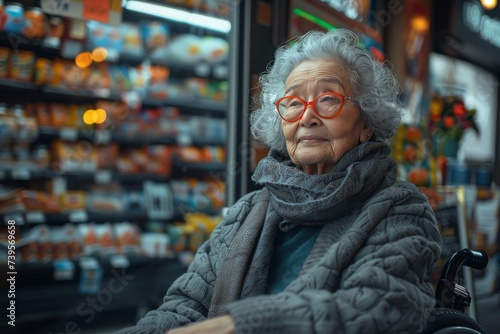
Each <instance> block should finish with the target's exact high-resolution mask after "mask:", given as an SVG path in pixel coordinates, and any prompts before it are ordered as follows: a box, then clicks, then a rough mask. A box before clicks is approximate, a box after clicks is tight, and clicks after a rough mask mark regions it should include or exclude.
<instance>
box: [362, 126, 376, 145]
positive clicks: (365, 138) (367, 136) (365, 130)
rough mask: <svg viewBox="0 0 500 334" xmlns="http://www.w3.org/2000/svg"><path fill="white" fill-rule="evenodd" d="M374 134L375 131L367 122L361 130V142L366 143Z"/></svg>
mask: <svg viewBox="0 0 500 334" xmlns="http://www.w3.org/2000/svg"><path fill="white" fill-rule="evenodd" d="M372 135H373V131H372V130H371V129H370V128H368V127H367V126H366V124H365V126H364V128H363V130H361V132H360V133H359V142H360V143H364V142H367V141H369V140H370V138H371V137H372Z"/></svg>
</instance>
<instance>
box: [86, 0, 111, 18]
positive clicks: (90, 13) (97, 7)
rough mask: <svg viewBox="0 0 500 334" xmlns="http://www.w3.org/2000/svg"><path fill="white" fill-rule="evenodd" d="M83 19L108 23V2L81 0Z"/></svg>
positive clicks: (107, 0) (105, 0)
mask: <svg viewBox="0 0 500 334" xmlns="http://www.w3.org/2000/svg"><path fill="white" fill-rule="evenodd" d="M83 18H84V19H86V20H96V21H101V22H108V21H109V0H104V1H103V0H83Z"/></svg>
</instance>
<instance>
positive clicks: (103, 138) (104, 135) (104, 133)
mask: <svg viewBox="0 0 500 334" xmlns="http://www.w3.org/2000/svg"><path fill="white" fill-rule="evenodd" d="M94 140H95V142H96V143H97V144H109V142H111V131H109V130H98V131H96V132H95V133H94Z"/></svg>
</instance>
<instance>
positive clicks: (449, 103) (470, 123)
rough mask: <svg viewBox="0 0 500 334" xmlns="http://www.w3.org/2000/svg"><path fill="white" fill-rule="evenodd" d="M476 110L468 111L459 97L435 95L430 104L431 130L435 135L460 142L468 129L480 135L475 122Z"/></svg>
mask: <svg viewBox="0 0 500 334" xmlns="http://www.w3.org/2000/svg"><path fill="white" fill-rule="evenodd" d="M475 116H476V109H467V108H466V107H465V104H464V101H463V100H462V99H461V98H460V97H457V96H439V95H435V96H434V97H433V98H432V99H431V102H430V123H429V125H430V129H431V131H432V134H433V135H438V136H439V135H440V136H445V137H446V138H447V139H451V140H455V141H457V142H458V141H460V140H461V139H462V137H463V135H464V133H465V131H466V130H467V129H469V128H470V129H472V130H474V131H475V132H476V133H477V134H479V128H478V127H477V124H476V122H475Z"/></svg>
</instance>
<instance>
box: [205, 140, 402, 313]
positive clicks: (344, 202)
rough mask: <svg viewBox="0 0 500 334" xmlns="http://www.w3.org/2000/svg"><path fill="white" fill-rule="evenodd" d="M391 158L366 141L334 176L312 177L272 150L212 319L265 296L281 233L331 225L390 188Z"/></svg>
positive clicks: (220, 282)
mask: <svg viewBox="0 0 500 334" xmlns="http://www.w3.org/2000/svg"><path fill="white" fill-rule="evenodd" d="M389 155H390V148H389V147H388V146H387V145H386V144H383V143H381V142H366V143H363V144H361V145H358V146H356V147H355V148H354V149H352V150H351V151H350V152H348V153H346V154H345V155H344V156H343V157H342V158H341V159H340V161H339V162H338V163H337V164H336V165H335V166H334V167H333V169H332V170H331V171H330V172H329V173H327V174H319V175H308V174H305V173H304V172H303V171H302V170H301V169H300V168H298V167H297V166H295V165H294V164H293V163H292V161H291V160H290V158H289V157H288V156H284V155H282V154H280V153H279V152H278V151H275V150H271V151H270V152H269V154H268V156H267V157H266V158H264V159H263V160H261V161H260V163H259V165H258V166H257V169H256V170H255V172H254V174H253V177H252V178H253V180H254V181H255V182H256V183H258V184H260V185H262V186H264V190H263V192H262V195H261V198H260V199H259V201H257V203H256V204H255V205H254V207H253V208H252V210H251V211H250V213H249V215H248V216H247V218H246V219H245V221H244V223H243V224H242V226H241V228H240V230H239V231H238V233H237V235H236V236H235V238H234V240H233V242H232V244H231V245H230V249H229V251H228V253H227V256H226V258H225V259H224V262H223V263H222V265H221V270H220V272H219V274H218V279H217V281H216V284H215V288H214V293H213V297H212V302H211V305H210V310H209V317H214V316H219V315H222V314H224V305H225V304H227V303H229V302H231V301H234V300H237V299H241V298H245V297H248V296H255V295H259V294H263V293H265V291H266V284H267V276H268V272H269V265H270V260H271V257H272V251H273V243H274V236H275V234H276V230H277V229H278V228H280V229H281V230H284V231H287V230H290V229H292V228H293V227H294V226H297V225H309V226H321V225H324V224H328V223H329V222H332V221H334V220H335V219H337V218H339V217H342V216H344V215H346V214H348V213H350V212H351V211H352V210H354V209H356V208H357V207H359V206H360V205H361V204H363V202H365V201H366V200H367V199H368V198H369V197H370V196H371V195H372V194H374V193H375V192H377V191H378V190H381V189H383V188H386V187H388V186H391V185H392V184H393V183H394V182H395V181H396V175H397V174H396V168H397V166H396V163H395V162H394V160H392V159H391V158H390V157H389ZM269 204H270V205H269Z"/></svg>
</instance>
